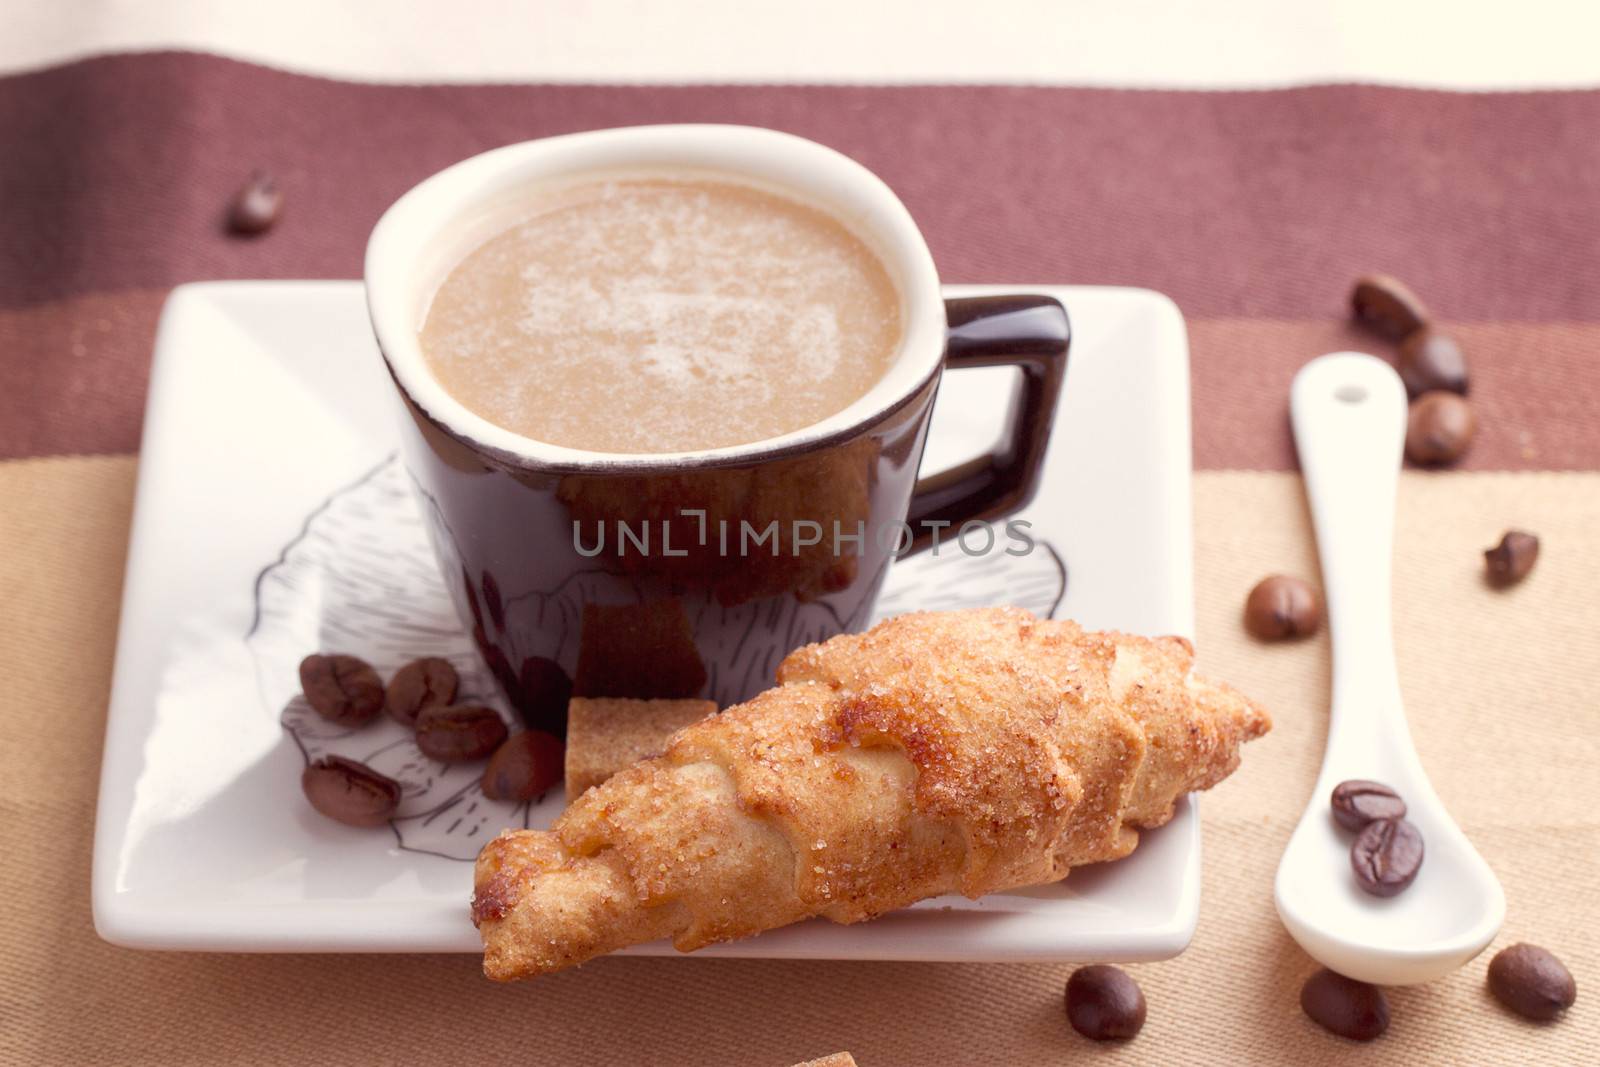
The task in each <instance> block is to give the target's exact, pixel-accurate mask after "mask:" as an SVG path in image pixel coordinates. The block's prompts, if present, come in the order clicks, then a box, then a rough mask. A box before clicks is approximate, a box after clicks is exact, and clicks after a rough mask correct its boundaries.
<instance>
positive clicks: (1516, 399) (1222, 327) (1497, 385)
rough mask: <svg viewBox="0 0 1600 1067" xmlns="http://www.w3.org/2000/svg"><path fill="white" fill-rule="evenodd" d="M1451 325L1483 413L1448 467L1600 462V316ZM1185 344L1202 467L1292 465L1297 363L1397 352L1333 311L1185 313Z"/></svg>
mask: <svg viewBox="0 0 1600 1067" xmlns="http://www.w3.org/2000/svg"><path fill="white" fill-rule="evenodd" d="M1449 329H1450V333H1451V334H1452V335H1453V336H1454V337H1455V338H1456V339H1457V341H1458V342H1459V343H1460V345H1461V348H1462V350H1463V351H1464V352H1465V353H1466V355H1467V359H1468V361H1469V365H1470V368H1471V375H1472V394H1471V396H1472V405H1473V408H1474V410H1475V412H1476V414H1477V417H1478V430H1477V434H1476V436H1475V437H1474V439H1473V442H1472V447H1471V449H1470V450H1469V451H1468V452H1467V454H1466V455H1465V456H1464V457H1462V459H1461V461H1460V462H1459V463H1457V464H1456V465H1455V466H1454V467H1453V468H1451V469H1455V470H1595V469H1600V405H1597V400H1600V385H1597V382H1600V373H1597V372H1596V369H1595V367H1596V353H1600V323H1553V322H1552V323H1460V324H1455V325H1452V326H1451V327H1450V328H1449ZM1189 348H1190V374H1191V378H1192V383H1193V384H1192V395H1193V404H1194V463H1195V466H1196V468H1198V469H1201V470H1208V469H1209V470H1229V469H1242V470H1293V469H1294V468H1295V465H1296V464H1295V455H1294V441H1293V438H1292V437H1291V436H1290V432H1289V383H1290V382H1291V381H1292V380H1293V379H1294V375H1295V372H1296V371H1298V370H1299V369H1300V368H1301V367H1302V366H1304V365H1305V363H1306V362H1307V361H1308V360H1310V359H1312V358H1314V357H1316V356H1319V355H1322V354H1323V353H1325V352H1339V351H1346V350H1351V349H1354V350H1356V351H1359V352H1371V353H1373V354H1375V355H1379V356H1383V357H1385V358H1387V359H1390V360H1391V361H1392V360H1393V359H1394V356H1395V349H1394V346H1393V345H1390V344H1388V343H1386V342H1384V341H1381V340H1378V339H1376V338H1374V337H1372V336H1371V335H1370V334H1368V333H1366V332H1365V331H1363V330H1360V329H1357V328H1356V327H1354V326H1352V325H1349V324H1347V323H1346V322H1343V321H1340V320H1337V319H1316V320H1310V321H1285V320H1275V319H1191V320H1190V321H1189ZM1069 381H1070V378H1069ZM1069 388H1070V385H1069Z"/></svg>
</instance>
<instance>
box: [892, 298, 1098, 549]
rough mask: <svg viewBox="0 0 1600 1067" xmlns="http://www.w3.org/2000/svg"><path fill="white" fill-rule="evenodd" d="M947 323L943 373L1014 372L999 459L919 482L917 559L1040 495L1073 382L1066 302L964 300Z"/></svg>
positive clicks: (914, 525)
mask: <svg viewBox="0 0 1600 1067" xmlns="http://www.w3.org/2000/svg"><path fill="white" fill-rule="evenodd" d="M945 317H946V319H947V320H948V321H949V324H950V325H949V332H948V334H947V341H946V348H945V371H946V372H949V371H953V370H961V369H963V368H966V367H1016V368H1017V369H1018V370H1020V371H1021V372H1022V374H1021V375H1020V376H1019V379H1018V382H1017V384H1016V386H1015V387H1014V388H1013V390H1012V393H1011V405H1010V408H1009V410H1008V411H1007V413H1006V429H1005V434H1004V435H1003V437H1002V438H1001V442H1000V444H999V446H998V447H997V448H995V449H994V450H993V451H990V452H987V453H985V454H984V455H981V456H977V457H974V458H973V459H970V460H967V461H966V462H965V463H962V464H960V465H958V466H956V467H952V468H951V469H949V470H947V471H941V472H940V473H938V474H935V475H931V476H930V477H926V478H919V479H918V480H917V486H916V489H915V490H914V491H913V492H912V494H911V507H910V508H909V509H908V511H907V515H906V522H907V523H908V524H909V525H910V527H911V533H912V538H911V544H910V546H909V547H908V548H907V549H906V550H905V552H904V553H903V554H902V558H903V557H904V556H910V555H914V554H915V553H917V552H921V551H922V550H923V549H925V548H927V547H928V546H929V545H931V544H932V543H933V537H934V533H935V532H936V530H937V532H938V533H939V535H940V537H941V539H943V540H949V538H950V537H952V536H954V534H955V531H958V530H960V528H961V525H962V523H966V522H973V521H978V522H984V521H987V520H990V519H995V518H999V517H1000V516H1002V515H1006V514H1009V513H1011V512H1013V511H1016V510H1018V509H1020V508H1021V507H1023V506H1024V505H1025V504H1027V503H1028V501H1030V500H1032V499H1033V494H1034V492H1035V491H1036V490H1037V489H1038V488H1039V475H1040V473H1041V471H1042V470H1043V468H1044V456H1045V446H1046V445H1047V444H1048V443H1049V440H1050V426H1051V424H1052V423H1053V422H1054V421H1055V414H1056V401H1057V399H1058V398H1059V397H1060V395H1061V383H1062V382H1063V381H1064V380H1065V379H1066V375H1067V350H1068V348H1069V347H1070V346H1071V343H1072V325H1071V323H1070V321H1069V320H1068V319H1067V309H1066V308H1064V307H1062V306H1061V301H1059V300H1057V299H1055V298H1054V297H1051V296H1045V295H1043V294H1041V293H1007V294H1004V295H1000V296H972V297H959V298H954V299H949V300H946V301H945Z"/></svg>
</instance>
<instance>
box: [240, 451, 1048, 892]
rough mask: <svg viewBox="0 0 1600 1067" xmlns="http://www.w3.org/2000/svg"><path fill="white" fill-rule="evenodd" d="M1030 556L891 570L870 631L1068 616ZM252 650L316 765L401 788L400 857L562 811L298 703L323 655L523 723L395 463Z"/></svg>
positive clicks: (327, 514) (260, 619)
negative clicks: (424, 672) (399, 675)
mask: <svg viewBox="0 0 1600 1067" xmlns="http://www.w3.org/2000/svg"><path fill="white" fill-rule="evenodd" d="M1036 540H1037V546H1036V548H1035V550H1034V551H1033V552H1032V553H1030V554H1028V555H1025V556H1010V555H1007V554H1005V553H1004V552H1003V551H1001V550H999V549H997V550H996V551H994V552H992V553H989V554H986V555H982V556H969V555H966V554H964V553H963V552H961V551H960V550H959V549H958V548H955V547H953V546H950V547H947V548H946V549H944V550H941V552H940V554H939V555H937V556H935V555H932V554H928V553H924V554H922V555H920V556H915V557H912V558H911V559H908V560H905V561H903V562H900V563H897V564H896V565H894V566H893V567H891V568H890V571H889V575H888V577H887V579H886V581H885V583H884V588H883V592H882V594H881V595H880V597H879V600H878V605H877V611H876V612H875V614H874V617H873V619H872V621H873V622H876V621H878V620H879V619H883V618H888V617H890V616H893V615H899V614H903V613H905V612H908V611H919V610H953V609H957V608H966V607H980V606H984V605H989V604H1016V605H1019V606H1021V607H1025V608H1027V609H1028V610H1030V611H1032V612H1034V613H1035V614H1037V615H1041V616H1050V615H1052V614H1053V613H1054V612H1055V610H1056V609H1057V608H1058V607H1059V606H1060V603H1061V599H1062V596H1063V595H1064V593H1065V590H1066V581H1067V575H1066V568H1065V566H1064V565H1063V563H1062V561H1061V557H1060V555H1059V554H1058V553H1057V552H1056V550H1055V548H1054V547H1052V546H1051V545H1050V544H1049V543H1048V542H1047V541H1044V540H1042V539H1036ZM245 643H246V645H247V647H248V648H249V650H250V653H251V656H252V658H253V660H254V663H255V668H256V677H257V681H258V685H259V689H260V692H261V697H262V700H263V702H264V704H265V706H266V707H267V708H268V709H273V710H276V711H278V713H279V717H280V721H281V723H282V725H283V728H284V729H285V730H286V731H287V732H288V733H289V736H290V737H292V738H293V739H294V742H295V744H296V745H297V746H298V747H299V749H300V751H301V753H302V754H303V755H304V757H305V759H306V761H307V762H308V763H309V762H311V761H313V760H316V759H320V758H321V757H323V756H326V755H339V756H344V757H347V758H349V759H354V760H360V761H361V762H363V763H366V764H369V765H370V766H372V767H373V768H374V769H375V770H378V771H379V772H381V773H383V774H386V775H389V776H390V777H392V778H394V779H395V780H397V781H399V782H400V783H401V787H402V797H401V803H400V810H399V812H398V814H397V815H396V817H395V818H394V819H393V821H392V823H391V825H392V826H393V828H394V832H395V835H396V837H397V839H398V841H399V844H400V847H401V848H403V849H407V850H411V851H417V852H426V853H431V854H434V855H438V856H444V857H447V858H450V859H458V860H468V861H470V860H472V859H474V858H476V856H477V854H478V849H479V848H480V847H481V846H482V845H483V843H484V842H485V841H486V840H488V839H489V838H490V837H492V836H493V835H494V834H496V833H498V832H499V831H500V830H501V829H503V828H505V827H507V826H543V825H547V824H548V823H549V821H550V820H551V819H553V818H554V817H555V815H556V814H557V813H558V812H559V811H560V810H561V807H562V806H563V804H564V797H563V796H562V795H561V791H560V790H559V789H557V790H552V791H551V793H550V794H549V795H547V796H546V797H545V798H544V799H543V800H542V801H540V802H537V803H534V804H523V805H511V804H507V803H502V802H498V801H493V800H490V799H488V798H487V797H485V796H484V795H483V791H482V789H481V788H480V786H479V778H480V776H481V775H482V773H483V764H482V763H481V762H476V763H466V764H456V765H446V764H441V763H439V762H437V761H435V760H432V759H429V758H428V757H426V756H424V755H423V754H422V753H421V752H420V751H419V750H418V749H417V746H416V744H415V742H414V741H413V739H412V734H411V731H410V730H408V729H406V728H405V727H403V726H401V725H400V724H399V723H397V722H395V721H394V720H393V719H391V718H389V716H388V715H386V714H380V715H379V716H378V717H377V719H376V720H374V721H373V722H372V723H369V724H368V725H366V726H364V727H361V728H359V729H355V730H351V729H347V728H344V727H340V726H336V725H335V724H333V723H331V722H328V721H327V720H325V719H323V718H322V717H321V716H319V715H318V714H317V713H316V712H315V711H313V710H312V709H311V707H310V705H308V704H307V703H306V702H305V700H304V698H303V697H302V696H301V695H300V680H299V664H300V660H301V659H302V658H303V657H304V656H306V655H307V654H309V653H311V652H313V651H322V652H345V653H349V654H351V655H355V656H360V657H361V658H362V659H364V660H366V661H367V662H368V663H370V664H372V666H373V667H374V668H375V669H376V670H377V671H378V673H379V675H381V676H382V677H383V679H384V681H385V682H387V681H388V680H389V679H390V678H392V677H393V676H394V673H395V672H396V671H397V670H399V669H400V668H401V667H402V666H404V665H405V664H406V663H409V662H410V661H411V660H413V659H417V658H420V657H422V656H440V657H443V658H444V659H447V660H449V661H450V663H451V665H453V666H454V667H455V669H456V671H457V673H458V674H459V675H460V678H461V685H460V691H459V692H458V694H457V697H456V701H457V703H472V704H483V705H487V706H489V707H492V708H494V709H495V710H496V711H498V712H499V713H500V715H501V717H502V718H504V719H505V720H506V722H507V723H508V724H510V725H511V726H512V727H513V728H516V726H517V725H518V723H517V722H516V718H515V716H514V715H513V714H512V713H511V711H510V710H509V707H508V705H507V703H506V701H505V699H504V698H503V696H502V695H501V693H500V691H499V690H498V688H497V687H496V685H495V682H494V678H493V676H492V675H491V673H490V671H489V669H488V668H487V667H486V666H485V665H484V662H483V660H482V658H481V657H480V656H479V654H478V651H477V649H476V647H475V646H474V644H473V642H472V638H471V636H470V635H469V634H468V632H467V631H466V629H465V628H464V627H463V626H462V625H461V622H460V620H459V619H458V618H457V616H456V612H455V608H454V606H453V605H452V603H451V599H450V593H449V591H448V590H447V589H446V588H445V585H444V581H443V579H442V578H441V577H440V574H439V569H438V565H437V564H436V562H435V559H434V554H433V549H432V547H431V546H430V544H429V542H428V537H427V533H426V531H425V530H424V527H423V518H422V514H421V511H420V509H419V506H418V502H417V494H416V493H415V491H414V487H413V486H412V483H411V481H410V479H409V477H408V476H407V474H406V472H405V468H404V466H403V465H402V464H401V462H400V461H399V459H398V458H397V457H394V456H391V457H389V458H388V459H386V460H384V461H383V462H382V463H381V464H379V465H378V466H377V467H375V468H373V469H372V470H370V471H368V472H367V473H366V474H364V475H362V476H361V477H360V478H359V479H357V480H356V481H354V482H352V483H350V484H349V485H347V486H345V487H343V488H341V489H339V490H338V491H336V492H335V493H333V494H332V495H331V496H330V497H329V498H328V499H327V500H326V501H324V502H323V504H322V505H321V506H320V507H318V508H317V509H316V510H315V511H313V512H312V513H311V514H310V515H309V516H307V517H306V520H305V523H304V525H303V526H302V528H301V531H300V533H299V535H298V536H297V537H295V539H294V540H293V541H292V542H290V543H289V544H288V545H287V546H285V548H284V549H283V551H282V553H281V554H280V555H279V557H278V559H276V560H275V561H273V562H272V563H270V564H268V565H267V566H266V567H265V568H263V570H262V571H261V573H260V574H259V575H258V576H257V579H256V588H255V613H254V618H253V620H252V623H251V626H250V629H249V632H248V633H247V634H246V636H245Z"/></svg>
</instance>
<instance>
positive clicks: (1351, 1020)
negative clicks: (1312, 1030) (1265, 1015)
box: [1300, 970, 1389, 1041]
mask: <svg viewBox="0 0 1600 1067" xmlns="http://www.w3.org/2000/svg"><path fill="white" fill-rule="evenodd" d="M1300 1010H1301V1011H1303V1012H1305V1013H1306V1014H1307V1015H1309V1016H1310V1017H1311V1021H1312V1022H1314V1023H1316V1024H1317V1025H1318V1026H1320V1027H1322V1028H1323V1029H1324V1030H1327V1031H1329V1032H1330V1033H1335V1034H1338V1035H1339V1036H1340V1037H1348V1038H1349V1039H1350V1040H1352V1041H1371V1040H1373V1039H1374V1038H1377V1037H1380V1036H1382V1034H1383V1032H1384V1031H1385V1030H1387V1029H1389V999H1388V998H1387V997H1385V996H1384V995H1383V990H1381V989H1379V988H1378V987H1377V986H1375V985H1368V984H1367V983H1365V982H1358V981H1356V980H1355V979H1354V978H1346V977H1345V976H1344V975H1342V974H1335V973H1334V972H1333V971H1329V970H1321V971H1318V972H1317V973H1316V974H1314V975H1312V976H1311V977H1310V978H1307V979H1306V984H1305V985H1303V986H1301V987H1300Z"/></svg>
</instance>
